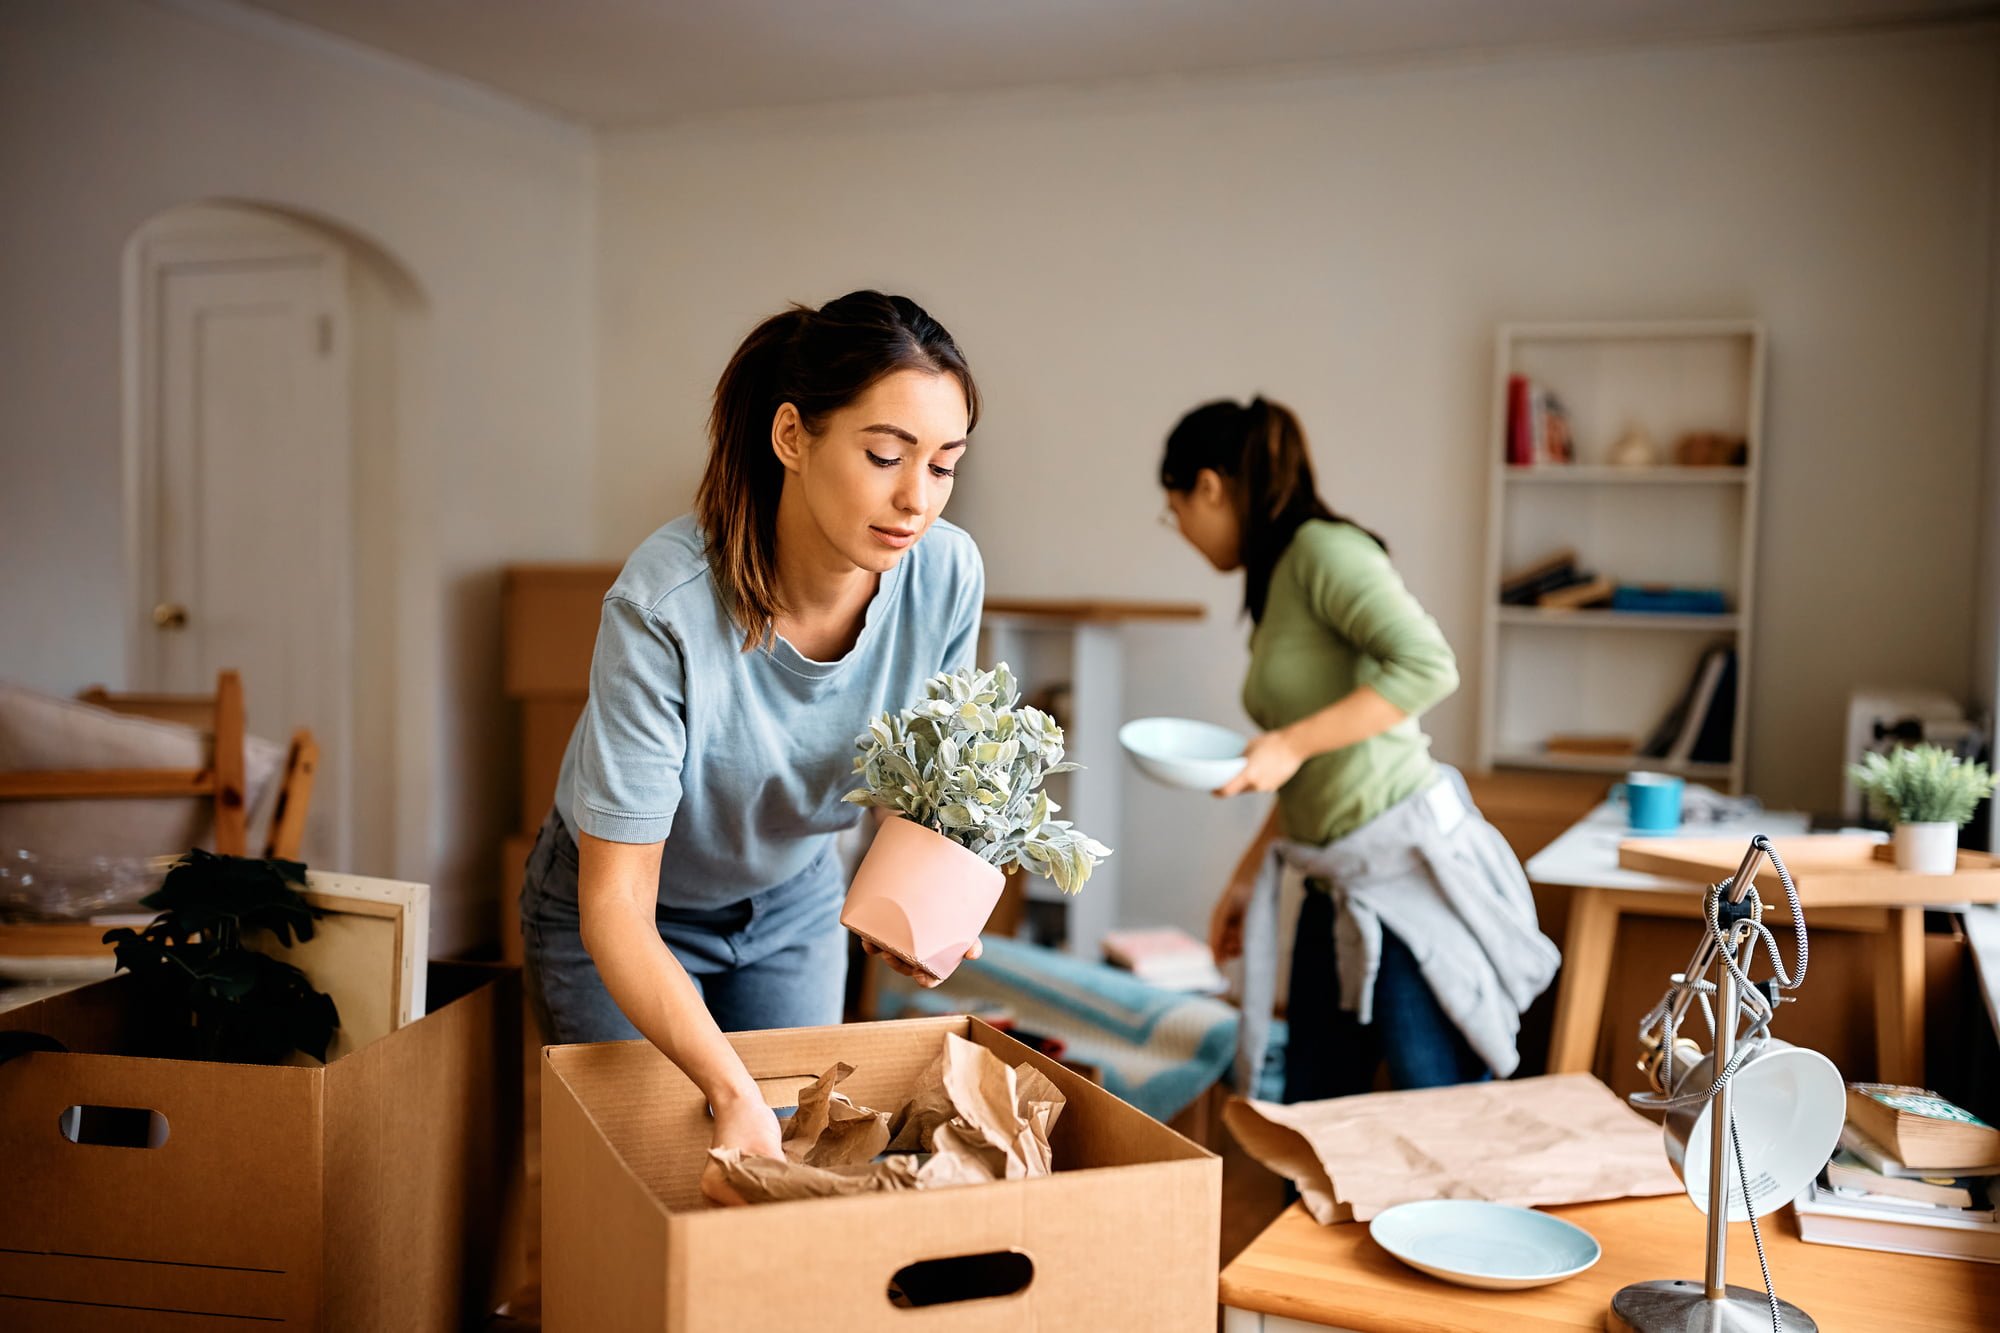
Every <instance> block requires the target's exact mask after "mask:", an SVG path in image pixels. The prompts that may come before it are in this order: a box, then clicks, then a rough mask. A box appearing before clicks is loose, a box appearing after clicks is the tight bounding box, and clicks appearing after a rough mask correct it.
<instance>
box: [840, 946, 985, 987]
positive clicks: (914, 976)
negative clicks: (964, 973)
mask: <svg viewBox="0 0 2000 1333" xmlns="http://www.w3.org/2000/svg"><path fill="white" fill-rule="evenodd" d="M861 951H862V952H863V953H865V954H867V955H868V956H869V957H870V958H880V959H881V960H882V961H883V962H885V963H887V964H888V965H889V966H890V967H892V968H894V969H895V970H896V971H898V972H901V973H902V974H903V975H904V976H906V977H908V978H909V979H910V980H912V981H914V982H916V983H917V984H918V985H919V986H922V987H923V988H924V989H926V990H929V989H930V988H931V987H932V986H937V985H942V984H943V983H942V982H940V981H939V980H938V979H937V978H936V977H934V976H932V975H931V974H930V973H928V972H924V971H922V970H920V969H918V968H916V967H914V966H912V965H911V964H909V963H906V962H904V961H903V960H902V959H900V958H898V957H896V955H895V954H892V953H889V952H888V951H886V950H883V949H878V948H876V947H875V946H874V945H873V944H870V943H869V942H868V941H867V940H863V941H861ZM983 952H985V951H984V949H982V948H981V947H980V943H979V941H978V940H974V941H973V942H972V947H971V948H970V949H967V950H966V951H965V956H966V959H967V960H968V961H969V960H971V959H974V958H977V957H979V955H980V954H981V953H983Z"/></svg>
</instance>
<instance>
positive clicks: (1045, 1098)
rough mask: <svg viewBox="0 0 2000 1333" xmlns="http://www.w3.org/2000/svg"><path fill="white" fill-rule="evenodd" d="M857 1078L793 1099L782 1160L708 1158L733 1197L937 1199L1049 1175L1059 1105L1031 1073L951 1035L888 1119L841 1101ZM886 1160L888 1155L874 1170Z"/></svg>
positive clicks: (830, 1078)
mask: <svg viewBox="0 0 2000 1333" xmlns="http://www.w3.org/2000/svg"><path fill="white" fill-rule="evenodd" d="M853 1072H854V1068H853V1066H852V1065H846V1064H838V1065H835V1066H834V1067H833V1068H831V1069H829V1070H827V1071H826V1072H825V1073H824V1074H822V1075H820V1077H819V1079H818V1080H817V1081H816V1082H815V1083H814V1084H813V1085H812V1086H811V1087H809V1088H806V1089H805V1090H803V1091H802V1092H800V1093H799V1106H798V1110H797V1111H796V1112H794V1113H793V1115H792V1118H791V1119H790V1120H788V1121H786V1122H785V1133H784V1152H785V1155H784V1156H783V1157H782V1158H777V1157H757V1156H749V1155H746V1154H744V1153H743V1152H742V1151H741V1150H740V1149H736V1148H712V1149H710V1150H709V1154H708V1155H709V1157H710V1159H712V1160H713V1161H714V1163H715V1164H716V1165H717V1166H718V1167H720V1168H721V1171H722V1176H723V1179H724V1181H725V1182H726V1183H727V1184H728V1186H729V1188H730V1189H732V1190H734V1191H735V1193H736V1194H737V1196H738V1197H740V1198H741V1199H742V1200H743V1201H744V1202H745V1203H768V1202H773V1201H776V1200H781V1199H813V1198H824V1197H827V1196H831V1195H838V1194H869V1193H874V1192H877V1191H881V1190H904V1189H939V1188H942V1187H945V1186H948V1185H976V1184H983V1183H985V1182H987V1181H993V1180H1020V1179H1024V1178H1026V1177H1028V1176H1042V1175H1047V1174H1048V1173H1049V1172H1050V1170H1052V1169H1053V1163H1052V1162H1051V1160H1050V1156H1049V1133H1050V1131H1051V1130H1052V1129H1053V1128H1054V1127H1055V1123H1056V1117H1057V1116H1059V1115H1060V1114H1061V1113H1062V1108H1063V1100H1064V1099H1063V1095H1062V1093H1061V1092H1060V1091H1059V1090H1058V1089H1057V1088H1056V1085H1055V1084H1054V1083H1051V1082H1050V1081H1049V1079H1048V1078H1047V1076H1045V1075H1044V1074H1043V1073H1042V1072H1041V1071H1040V1070H1038V1069H1036V1068H1035V1067H1034V1066H1033V1065H1030V1064H1021V1065H1017V1066H1016V1067H1014V1068H1012V1069H1009V1068H1008V1067H1007V1066H1006V1065H1005V1064H1003V1063H1001V1061H1000V1058H999V1057H998V1056H996V1055H994V1054H993V1053H992V1052H991V1051H989V1050H987V1049H986V1048H985V1047H983V1046H979V1045H977V1044H975V1043H973V1042H970V1041H967V1040H966V1039H965V1038H963V1037H960V1036H957V1035H955V1034H951V1033H947V1034H946V1035H945V1041H944V1049H943V1050H941V1051H940V1052H938V1057H937V1059H936V1060H934V1061H932V1063H931V1065H930V1068H928V1069H927V1070H925V1071H924V1075H923V1077H922V1078H921V1079H919V1080H918V1084H917V1093H916V1095H915V1096H914V1097H912V1098H911V1099H910V1100H909V1101H908V1102H907V1103H905V1104H904V1105H903V1106H902V1108H900V1109H899V1110H897V1111H894V1112H890V1111H874V1110H870V1109H869V1108H867V1107H865V1106H857V1105H856V1104H855V1103H854V1101H853V1100H852V1099H851V1098H849V1097H848V1096H847V1094H846V1093H844V1092H841V1091H839V1085H840V1084H841V1083H842V1082H843V1081H844V1080H845V1079H846V1078H847V1077H848V1075H850V1074H852V1073H853ZM884 1152H888V1153H890V1154H891V1155H890V1156H887V1157H884V1158H882V1160H881V1161H879V1162H878V1161H876V1160H875V1158H876V1157H877V1156H878V1155H879V1154H882V1153H884ZM918 1154H928V1156H922V1157H920V1156H918Z"/></svg>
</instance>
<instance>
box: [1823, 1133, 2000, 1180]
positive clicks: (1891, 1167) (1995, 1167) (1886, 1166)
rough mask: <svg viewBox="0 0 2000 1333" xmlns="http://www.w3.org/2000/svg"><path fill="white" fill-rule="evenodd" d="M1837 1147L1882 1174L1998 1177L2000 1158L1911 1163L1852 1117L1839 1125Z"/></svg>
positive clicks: (1914, 1177) (1915, 1177) (1923, 1177)
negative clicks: (1907, 1162) (1930, 1163)
mask: <svg viewBox="0 0 2000 1333" xmlns="http://www.w3.org/2000/svg"><path fill="white" fill-rule="evenodd" d="M1840 1146H1841V1148H1842V1149H1843V1150H1844V1151H1846V1152H1849V1153H1852V1154H1853V1155H1854V1156H1855V1157H1856V1158H1857V1159H1858V1160H1859V1161H1860V1162H1861V1164H1862V1165H1863V1166H1866V1167H1867V1168H1868V1169H1869V1170H1871V1171H1877V1172H1880V1173H1881V1174H1882V1175H1885V1176H1899V1177H1902V1178H1903V1179H1906V1180H1928V1179H1933V1178H1938V1177H1945V1176H1950V1177H1953V1178H1959V1177H1965V1176H1972V1177H1979V1176H2000V1158H1996V1159H1994V1160H1990V1161H1984V1162H1978V1161H1973V1162H1959V1163H1955V1164H1953V1165H1951V1166H1910V1165H1908V1164H1906V1163H1905V1162H1904V1161H1903V1160H1902V1159H1901V1158H1899V1157H1897V1156H1896V1154H1895V1153H1894V1152H1892V1151H1890V1150H1889V1149H1888V1148H1886V1147H1884V1146H1883V1145H1882V1144H1880V1143H1877V1142H1876V1141H1875V1140H1874V1139H1872V1138H1870V1137H1869V1136H1868V1134H1867V1132H1866V1131H1864V1130H1863V1129H1861V1128H1860V1127H1859V1126H1858V1125H1856V1124H1855V1123H1854V1121H1853V1120H1852V1119H1849V1120H1848V1122H1847V1123H1846V1124H1845V1125H1843V1126H1842V1127H1841V1130H1840Z"/></svg>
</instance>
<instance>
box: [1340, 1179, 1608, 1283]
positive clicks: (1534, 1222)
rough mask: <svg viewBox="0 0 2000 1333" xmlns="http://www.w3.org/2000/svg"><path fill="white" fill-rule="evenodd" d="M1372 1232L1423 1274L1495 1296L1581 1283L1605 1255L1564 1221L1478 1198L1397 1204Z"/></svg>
mask: <svg viewBox="0 0 2000 1333" xmlns="http://www.w3.org/2000/svg"><path fill="white" fill-rule="evenodd" d="M1368 1234H1369V1235H1370V1236H1373V1237H1374V1238H1375V1243H1376V1244H1377V1245H1380V1246H1381V1247H1382V1248H1383V1249H1385V1250H1387V1251H1388V1252H1389V1253H1391V1254H1393V1255H1395V1256H1396V1257H1397V1258H1398V1259H1401V1260H1402V1261H1403V1262H1404V1263H1406V1264H1408V1265H1409V1266H1410V1267H1412V1268H1414V1269H1417V1270H1418V1271H1420V1272H1424V1273H1429V1274H1430V1275H1431V1276H1432V1277H1440V1278H1443V1279H1444V1280H1445V1281H1447V1282H1456V1283H1458V1284H1459V1285H1460V1286H1465V1287H1485V1288H1487V1289H1488V1290H1491V1291H1517V1290H1519V1289H1521V1288H1523V1287H1540V1286H1544V1285H1546V1284H1548V1283H1550V1282H1560V1281H1562V1280H1563V1279H1564V1278H1566V1277H1575V1276H1576V1275H1577V1274H1578V1273H1581V1272H1582V1271H1583V1270H1584V1269H1586V1268H1588V1267H1590V1266H1591V1265H1592V1264H1594V1263H1596V1262H1597V1259H1598V1256H1599V1255H1601V1254H1603V1253H1604V1251H1603V1249H1602V1247H1600V1246H1599V1245H1598V1243H1597V1241H1596V1240H1595V1239H1594V1238H1593V1237H1592V1236H1591V1234H1590V1233H1589V1232H1588V1231H1585V1230H1584V1229H1583V1228H1582V1227H1579V1226H1575V1225H1573V1224H1571V1223H1569V1222H1565V1221H1563V1220H1562V1219H1561V1218H1560V1217H1551V1216H1550V1215H1549V1214H1547V1213H1538V1212H1536V1211H1535V1210H1534V1209H1532V1208H1514V1207H1510V1206H1509V1205H1507V1204H1504V1203H1486V1202H1484V1201H1482V1200H1478V1199H1424V1200H1421V1201H1419V1202H1417V1203H1399V1204H1397V1205H1396V1206H1395V1207H1394V1208H1390V1209H1388V1210H1386V1211H1384V1212H1382V1213H1379V1214H1377V1215H1376V1217H1375V1220H1374V1221H1372V1222H1370V1223H1369V1224H1368Z"/></svg>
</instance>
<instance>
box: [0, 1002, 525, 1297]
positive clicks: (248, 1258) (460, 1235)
mask: <svg viewBox="0 0 2000 1333" xmlns="http://www.w3.org/2000/svg"><path fill="white" fill-rule="evenodd" d="M127 981H128V978H126V977H122V976H120V977H114V978H112V979H111V980H109V981H103V982H99V983H97V984H96V985H92V986H86V987H84V988H82V989H80V990H74V991H70V992H67V993H65V994H62V995H57V996H54V997H52V998H50V999H47V1000H43V1001H40V1002H39V1003H36V1004H31V1005H26V1006H24V1007H22V1008H19V1009H15V1010H12V1011H10V1012H8V1013H5V1014H0V1035H4V1034H5V1033H6V1032H7V1031H9V1030H13V1031H24V1032H39V1033H44V1034H46V1035H48V1036H50V1037H53V1038H55V1039H56V1040H58V1041H60V1042H62V1043H63V1044H64V1045H65V1046H67V1047H68V1048H69V1050H68V1052H66V1053H50V1052H37V1053H34V1054H30V1055H23V1056H19V1057H17V1058H15V1059H11V1060H8V1061H6V1062H5V1063H0V1163H4V1166H0V1176H4V1181H5V1184H4V1188H0V1327H4V1328H7V1329H10V1330H11V1329H37V1330H40V1329H53V1330H85V1329H89V1330H97V1329H104V1328H112V1327H116V1328H119V1329H135V1328H141V1329H151V1328H159V1329H197V1328H200V1329H208V1328H270V1327H279V1328H287V1329H316V1330H326V1331H327V1333H357V1331H358V1330H368V1329H394V1330H405V1329H409V1330H418V1329H438V1330H443V1329H457V1328H461V1327H465V1326H467V1325H471V1326H474V1327H477V1326H479V1325H480V1324H482V1323H483V1322H484V1317H485V1314H486V1312H487V1311H490V1310H492V1309H493V1308H494V1306H495V1305H497V1304H498V1303H499V1301H500V1300H502V1299H505V1297H506V1296H507V1295H509V1294H511V1293H508V1292H504V1291H500V1290H498V1287H499V1285H500V1283H501V1282H502V1281H503V1280H504V1278H503V1275H501V1274H499V1273H498V1272H496V1267H497V1265H498V1262H499V1260H500V1257H501V1253H502V1248H501V1237H502V1223H503V1219H504V1217H505V1214H506V1209H507V1205H508V1203H509V1200H508V1199H507V1198H506V1195H507V1193H508V1191H509V1190H510V1188H515V1187H517V1186H518V1178H519V1159H520V1155H521V1143H520V1092H521V1082H520V1066H519V1064H518V1061H519V1059H520V1050H521V1045H520V1043H521V1033H520V1021H521V1000H520V975H519V973H518V971H516V970H515V969H513V968H509V967H499V966H491V965H479V964H448V963H433V964H431V966H430V974H429V978H428V989H429V994H430V1004H431V1011H430V1013H429V1014H428V1015H426V1016H425V1017H423V1018H420V1019H418V1020H417V1021H415V1022H413V1023H411V1024H410V1025H408V1026H407V1027H404V1028H401V1029H399V1030H397V1031H395V1032H392V1033H390V1034H388V1035H387V1036H385V1037H382V1038H380V1039H379V1040H377V1041H374V1042H371V1043H369V1044H368V1045H366V1046H364V1047H362V1048H361V1049H359V1050H357V1051H355V1052H353V1053H352V1054H349V1055H346V1056H343V1057H341V1058H339V1059H337V1060H335V1061H333V1062H332V1063H331V1064H328V1065H325V1066H314V1067H310V1068H303V1067H298V1066H291V1065H280V1066H262V1065H236V1064H220V1063H208V1062H202V1061H191V1060H154V1059H144V1058H140V1057H135V1056H130V1055H125V1054H121V1053H120V1052H121V1051H123V1050H125V1049H129V1046H128V1041H129V1033H130V1030H131V1017H132V1016H131V1013H130V1008H129V1002H130V1000H131V994H130V991H129V989H128V987H127ZM75 1108H82V1109H80V1110H79V1109H75Z"/></svg>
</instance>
